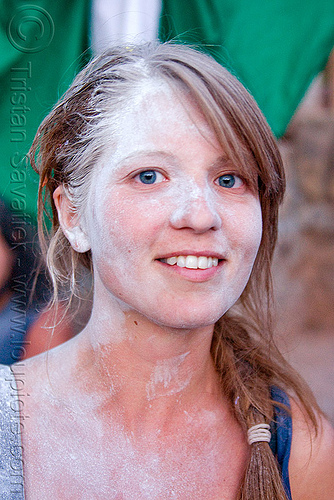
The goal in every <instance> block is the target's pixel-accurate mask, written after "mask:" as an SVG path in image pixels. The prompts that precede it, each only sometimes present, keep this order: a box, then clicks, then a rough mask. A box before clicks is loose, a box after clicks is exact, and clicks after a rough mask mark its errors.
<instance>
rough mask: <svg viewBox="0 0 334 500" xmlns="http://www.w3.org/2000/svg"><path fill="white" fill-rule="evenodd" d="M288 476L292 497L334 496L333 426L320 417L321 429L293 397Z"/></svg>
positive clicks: (302, 499) (305, 499)
mask: <svg viewBox="0 0 334 500" xmlns="http://www.w3.org/2000/svg"><path fill="white" fill-rule="evenodd" d="M291 410H292V422H293V433H292V445H291V456H290V463H289V476H290V484H291V492H292V498H293V500H324V499H326V500H331V499H332V500H334V429H333V427H332V426H331V425H330V423H329V422H328V421H327V420H326V419H325V418H324V417H323V416H319V417H318V423H319V428H318V433H317V434H315V431H314V430H313V429H312V427H311V425H310V423H309V422H308V421H307V417H305V414H304V413H303V411H302V410H301V408H300V407H299V406H298V405H297V403H296V402H294V401H293V400H292V401H291Z"/></svg>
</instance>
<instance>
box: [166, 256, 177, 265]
mask: <svg viewBox="0 0 334 500" xmlns="http://www.w3.org/2000/svg"><path fill="white" fill-rule="evenodd" d="M166 262H167V264H169V265H170V266H174V264H176V263H177V257H169V259H167V261H166Z"/></svg>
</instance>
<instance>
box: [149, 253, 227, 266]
mask: <svg viewBox="0 0 334 500" xmlns="http://www.w3.org/2000/svg"><path fill="white" fill-rule="evenodd" d="M159 260H160V261H161V262H164V263H165V264H168V265H169V266H175V265H176V266H178V267H186V268H187V269H209V268H210V267H217V266H218V263H219V259H218V257H215V256H205V255H199V256H196V255H175V256H172V257H168V258H164V259H159Z"/></svg>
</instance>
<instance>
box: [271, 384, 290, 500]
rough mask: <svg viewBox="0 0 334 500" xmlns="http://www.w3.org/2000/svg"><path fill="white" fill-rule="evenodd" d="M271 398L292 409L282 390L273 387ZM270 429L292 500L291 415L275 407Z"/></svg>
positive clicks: (286, 488)
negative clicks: (290, 478)
mask: <svg viewBox="0 0 334 500" xmlns="http://www.w3.org/2000/svg"><path fill="white" fill-rule="evenodd" d="M271 397H272V399H273V400H274V401H277V403H282V404H284V405H285V406H286V407H288V408H289V409H290V402H289V397H288V395H287V394H286V393H285V392H284V391H282V389H279V388H278V387H275V386H274V387H272V388H271ZM270 427H271V429H270V430H271V436H272V437H271V441H270V448H271V450H272V452H273V453H274V455H275V456H276V457H277V461H278V464H279V467H280V470H281V475H282V481H283V485H284V489H285V492H286V495H287V497H288V499H289V500H292V497H291V489H290V481H289V469H288V466H289V458H290V451H291V440H292V418H291V415H290V414H289V413H288V412H287V411H286V410H284V409H283V408H280V407H279V406H275V417H274V420H273V422H272V423H271V425H270Z"/></svg>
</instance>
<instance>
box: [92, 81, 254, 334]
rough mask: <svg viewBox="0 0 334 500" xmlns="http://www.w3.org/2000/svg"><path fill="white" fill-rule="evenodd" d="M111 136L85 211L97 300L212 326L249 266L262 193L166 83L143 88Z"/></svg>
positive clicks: (179, 323)
mask: <svg viewBox="0 0 334 500" xmlns="http://www.w3.org/2000/svg"><path fill="white" fill-rule="evenodd" d="M112 139H113V142H115V143H116V150H113V152H112V153H110V154H106V155H105V158H104V160H103V161H102V162H101V164H100V165H98V166H97V167H96V169H95V172H94V174H93V180H92V185H91V189H90V194H89V203H88V206H87V207H86V210H85V216H84V220H85V224H86V232H87V234H88V237H89V241H90V246H91V250H92V258H93V266H94V275H95V306H96V307H103V308H105V307H108V303H110V304H111V303H113V304H115V303H117V304H120V305H121V307H122V308H123V309H124V308H125V309H126V308H128V309H131V310H132V311H133V312H135V313H138V314H139V315H144V316H146V317H147V318H148V319H150V320H152V321H153V322H155V323H156V324H160V325H165V326H168V327H174V328H195V327H200V326H206V325H209V324H213V323H214V322H216V321H217V320H218V319H219V318H220V317H221V316H222V315H223V314H224V313H225V312H226V311H227V310H228V309H229V308H230V307H231V306H232V305H233V304H234V303H235V302H236V301H237V299H238V298H239V296H240V295H241V293H242V291H243V289H244V287H245V286H246V283H247V281H248V278H249V275H250V272H251V270H252V266H253V263H254V260H255V257H256V254H257V251H258V248H259V244H260V241H261V234H262V217H261V209H260V203H259V200H258V197H257V195H256V194H254V193H253V192H252V191H251V190H250V189H249V188H248V186H247V184H246V183H245V182H244V181H243V179H242V178H241V177H240V176H239V171H238V165H233V164H231V162H230V161H229V160H228V158H227V157H226V155H225V152H224V151H223V150H222V149H221V147H220V145H219V144H218V142H217V139H216V137H215V135H214V133H213V132H212V130H210V127H209V125H208V124H207V122H206V120H205V119H204V117H203V115H202V114H201V113H200V111H199V110H198V109H197V108H196V106H195V105H194V103H193V102H192V101H191V100H190V99H189V98H188V97H187V96H186V95H185V94H183V93H181V92H179V93H175V92H173V91H172V90H171V89H169V88H168V87H166V86H165V85H164V84H158V83H152V84H151V85H150V86H149V87H147V85H146V87H145V88H144V87H143V89H142V91H141V93H140V95H139V97H138V96H137V97H136V100H134V99H133V100H132V101H131V102H129V106H128V109H126V110H124V111H123V113H122V116H121V117H120V118H119V126H118V132H117V135H116V137H115V135H113V137H112ZM107 141H108V139H107ZM115 301H116V302H115Z"/></svg>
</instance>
